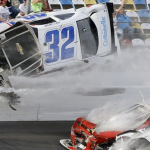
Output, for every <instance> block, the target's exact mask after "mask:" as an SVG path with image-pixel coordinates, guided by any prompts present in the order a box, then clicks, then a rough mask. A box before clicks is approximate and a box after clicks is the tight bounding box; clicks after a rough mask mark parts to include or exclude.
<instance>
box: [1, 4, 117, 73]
mask: <svg viewBox="0 0 150 150" xmlns="http://www.w3.org/2000/svg"><path fill="white" fill-rule="evenodd" d="M112 8H113V5H111V4H107V5H106V4H97V5H93V6H91V7H83V8H80V9H78V10H74V9H68V10H62V11H56V12H49V13H44V12H42V13H37V14H30V15H28V16H23V17H21V18H17V19H16V20H14V21H13V22H9V23H8V22H7V23H1V24H0V30H1V31H0V32H1V34H0V38H1V42H0V67H2V68H3V69H5V68H7V69H8V70H10V73H11V75H30V74H31V73H33V72H34V73H36V74H37V73H41V72H42V73H45V72H48V71H51V70H54V69H59V68H62V67H66V66H67V65H70V64H72V63H74V62H75V61H77V60H78V61H82V60H83V61H84V60H87V59H89V58H92V57H93V56H96V55H99V56H105V55H107V54H109V53H110V52H111V49H112V40H114V36H113V35H114V33H113V30H111V28H113V23H112V18H109V16H112V12H113V11H112ZM108 10H109V12H108ZM16 58H17V59H16Z"/></svg>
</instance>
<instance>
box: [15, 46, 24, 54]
mask: <svg viewBox="0 0 150 150" xmlns="http://www.w3.org/2000/svg"><path fill="white" fill-rule="evenodd" d="M16 47H17V50H18V52H19V53H20V54H21V55H24V52H23V48H22V47H21V46H20V44H19V43H16Z"/></svg>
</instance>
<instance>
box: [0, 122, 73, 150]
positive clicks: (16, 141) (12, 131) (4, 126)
mask: <svg viewBox="0 0 150 150" xmlns="http://www.w3.org/2000/svg"><path fill="white" fill-rule="evenodd" d="M72 123H73V122H72V121H52V122H49V121H47V122H0V150H65V148H64V147H63V146H61V145H60V144H59V140H60V139H65V138H69V137H70V127H71V125H72Z"/></svg>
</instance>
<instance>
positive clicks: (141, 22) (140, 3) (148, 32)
mask: <svg viewBox="0 0 150 150" xmlns="http://www.w3.org/2000/svg"><path fill="white" fill-rule="evenodd" d="M122 1H123V0H48V2H49V5H50V8H52V9H68V8H74V9H78V8H81V7H84V6H89V5H94V4H98V3H109V2H110V3H113V4H114V8H115V9H118V8H119V6H120V5H121V4H122ZM125 10H126V15H128V16H129V17H130V18H131V20H132V21H133V22H134V25H133V27H134V28H138V29H140V30H141V31H142V35H143V37H144V38H143V39H144V40H143V42H142V41H141V39H140V40H138V39H135V40H134V39H133V41H132V42H131V43H132V45H133V46H135V45H139V43H142V44H141V45H142V46H143V43H145V46H146V47H150V44H148V42H147V41H150V0H126V3H125ZM146 39H148V40H146ZM123 41H124V40H123ZM145 41H146V42H145ZM136 42H137V44H136ZM147 45H148V46H147Z"/></svg>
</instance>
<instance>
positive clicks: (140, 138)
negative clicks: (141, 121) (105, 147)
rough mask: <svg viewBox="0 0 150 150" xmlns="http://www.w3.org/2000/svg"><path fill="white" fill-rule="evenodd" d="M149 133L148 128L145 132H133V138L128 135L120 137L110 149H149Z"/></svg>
mask: <svg viewBox="0 0 150 150" xmlns="http://www.w3.org/2000/svg"><path fill="white" fill-rule="evenodd" d="M149 134H150V129H146V131H144V132H143V133H141V132H138V133H135V134H133V136H132V137H131V138H128V137H127V136H126V137H125V136H124V138H122V139H118V140H117V141H116V142H115V143H114V144H113V145H112V146H111V147H110V148H109V150H129V149H133V150H136V149H138V150H149V149H150V143H149V140H148V138H149Z"/></svg>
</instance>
